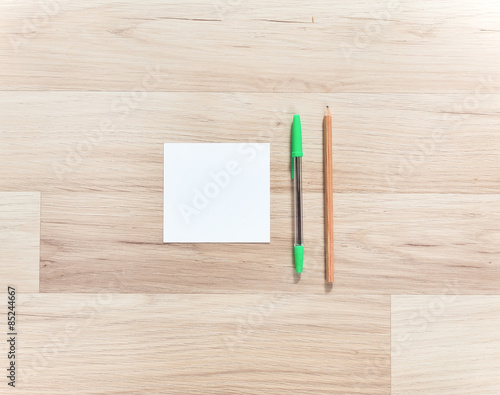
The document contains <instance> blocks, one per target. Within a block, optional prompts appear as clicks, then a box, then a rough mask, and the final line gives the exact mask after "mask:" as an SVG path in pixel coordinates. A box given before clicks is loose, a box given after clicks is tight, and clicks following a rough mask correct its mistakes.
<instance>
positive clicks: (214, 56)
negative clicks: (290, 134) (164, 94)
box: [0, 0, 500, 92]
mask: <svg viewBox="0 0 500 395" xmlns="http://www.w3.org/2000/svg"><path fill="white" fill-rule="evenodd" d="M141 5H142V4H141ZM1 12H2V19H1V22H0V37H1V39H0V53H1V54H2V55H1V62H2V73H1V75H0V85H1V86H3V87H4V89H9V90H20V89H21V90H25V89H27V90H53V89H60V90H116V91H122V90H127V91H130V90H132V88H133V87H134V86H135V85H138V84H141V81H142V78H143V74H144V71H145V70H146V69H147V68H148V67H152V68H156V67H159V70H161V75H162V79H161V82H159V83H157V84H156V85H155V86H154V87H153V88H152V90H162V91H165V90H169V91H180V90H182V91H215V92H221V91H222V92H227V91H254V92H283V91H285V92H286V91H295V92H332V91H335V92H338V91H344V92H346V91H347V92H354V91H355V92H443V91H446V92H452V91H453V92H469V91H473V90H474V89H475V88H476V84H477V76H478V73H480V72H481V73H484V74H485V75H490V76H491V77H492V79H493V81H494V82H493V89H494V90H495V91H497V92H498V91H499V90H500V89H499V88H500V71H499V70H500V59H499V57H498V56H497V54H498V48H500V33H499V31H498V24H499V22H500V6H499V4H498V2H495V1H493V0H489V1H475V0H459V1H454V2H447V3H440V2H435V1H432V0H425V1H419V2H409V1H403V0H388V1H384V2H373V1H369V0H353V1H348V2H340V1H338V2H330V1H323V0H312V1H308V2H307V3H305V2H304V1H303V0H290V1H287V2H286V4H284V3H283V2H280V1H267V0H254V1H241V0H220V1H201V0H196V1H194V0H190V1H188V2H185V1H181V0H170V1H166V0H163V1H162V0H155V1H148V3H147V6H138V5H137V2H135V1H132V0H121V1H111V0H99V1H94V2H92V3H85V2H61V1H57V0H53V1H47V2H46V3H45V2H44V3H43V4H40V3H39V2H38V1H37V0H27V1H23V2H6V3H5V2H4V3H3V4H2V6H1Z"/></svg>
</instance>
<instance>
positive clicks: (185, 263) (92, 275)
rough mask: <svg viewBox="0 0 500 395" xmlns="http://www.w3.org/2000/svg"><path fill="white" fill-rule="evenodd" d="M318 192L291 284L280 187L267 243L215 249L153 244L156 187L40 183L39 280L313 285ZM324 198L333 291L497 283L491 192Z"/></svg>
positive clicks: (128, 288) (234, 288)
mask: <svg viewBox="0 0 500 395" xmlns="http://www.w3.org/2000/svg"><path fill="white" fill-rule="evenodd" d="M322 197H323V195H322V193H319V192H318V193H311V192H309V193H306V194H305V195H304V199H305V200H304V207H305V208H306V211H305V225H304V227H305V229H307V232H306V235H307V236H308V238H307V243H306V246H307V249H306V253H307V259H306V262H307V266H306V267H305V268H306V270H304V273H303V274H302V276H301V278H300V281H299V282H298V283H297V281H298V279H297V278H296V276H295V275H294V269H293V258H292V249H291V248H290V246H291V245H292V243H293V240H292V236H293V235H292V217H291V215H290V213H291V212H292V211H291V210H292V209H291V205H292V202H291V201H290V200H291V194H290V193H284V192H283V193H274V194H273V196H272V220H271V243H270V244H268V245H266V244H262V245H241V244H228V245H224V246H223V247H221V246H220V245H218V244H194V245H192V244H187V245H186V244H163V243H162V233H161V230H162V226H163V223H162V194H161V192H154V193H145V192H136V193H132V192H130V193H123V192H119V193H118V192H116V193H96V192H85V193H83V192H82V193H65V194H61V193H46V194H44V210H43V213H42V235H43V236H42V261H41V290H42V292H99V291H100V290H102V289H107V290H109V291H112V292H124V293H127V292H139V293H148V292H149V293H158V292H175V293H221V292H222V293H225V292H231V293H254V292H258V293H262V292H266V293H273V292H276V291H286V292H291V293H323V292H325V289H324V287H323V284H324V273H325V272H324V270H325V269H324V237H323V235H324V225H323V217H322V215H323V204H322ZM334 202H335V225H336V226H335V232H336V233H335V248H334V250H335V257H336V262H337V265H336V281H335V286H334V287H333V290H331V291H332V292H333V293H334V294H337V293H339V294H354V293H356V294H359V293H368V294H369V293H372V294H390V293H408V292H409V293H441V292H442V291H443V290H444V289H446V287H447V286H448V285H449V284H450V283H453V282H454V283H456V284H457V286H458V287H459V288H460V289H461V290H462V292H466V293H488V294H495V293H497V292H498V282H499V281H500V259H499V254H498V244H499V243H500V239H499V237H500V230H499V228H498V226H496V225H495V224H498V223H500V221H499V220H500V218H499V214H498V213H500V203H499V202H500V198H499V195H491V194H485V195H453V194H341V193H338V194H335V196H334ZM283 229H290V231H289V232H283ZM200 270H201V271H202V272H203V276H200V275H199V273H200ZM235 272H237V273H239V275H238V276H235V275H234V273H235ZM328 290H329V291H330V289H328Z"/></svg>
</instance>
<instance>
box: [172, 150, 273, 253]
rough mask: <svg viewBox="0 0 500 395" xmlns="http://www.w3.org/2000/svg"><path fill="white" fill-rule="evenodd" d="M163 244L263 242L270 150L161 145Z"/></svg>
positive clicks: (266, 231) (267, 215) (266, 236)
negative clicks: (163, 164)
mask: <svg viewBox="0 0 500 395" xmlns="http://www.w3.org/2000/svg"><path fill="white" fill-rule="evenodd" d="M164 161H165V175H164V219H163V221H164V222H163V242H164V243H203V242H205V243H222V242H226V243H269V242H270V217H271V213H270V147H269V144H267V143H266V144H263V143H258V144H252V143H236V144H234V143H173V144H171V143H167V144H165V146H164Z"/></svg>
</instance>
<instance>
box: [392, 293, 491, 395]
mask: <svg viewBox="0 0 500 395" xmlns="http://www.w3.org/2000/svg"><path fill="white" fill-rule="evenodd" d="M457 291H458V292H461V290H460V289H456V290H454V291H450V292H448V293H446V294H444V295H426V296H393V297H392V310H391V311H392V313H391V317H392V336H391V339H392V392H391V393H392V394H394V395H399V394H401V395H403V394H404V395H412V394H419V395H421V394H422V395H423V394H438V393H439V394H442V395H466V394H467V395H468V394H484V395H495V394H498V393H499V392H500V377H499V376H498V374H497V373H498V371H499V369H500V335H499V333H498V327H499V326H500V297H499V296H479V295H477V296H472V295H459V294H457V293H456V292H457Z"/></svg>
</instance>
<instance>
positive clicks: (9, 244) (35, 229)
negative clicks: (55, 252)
mask: <svg viewBox="0 0 500 395" xmlns="http://www.w3.org/2000/svg"><path fill="white" fill-rule="evenodd" d="M39 265H40V193H39V192H0V290H1V292H7V286H13V287H16V289H17V290H20V291H22V292H38V285H39V284H38V274H39Z"/></svg>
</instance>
